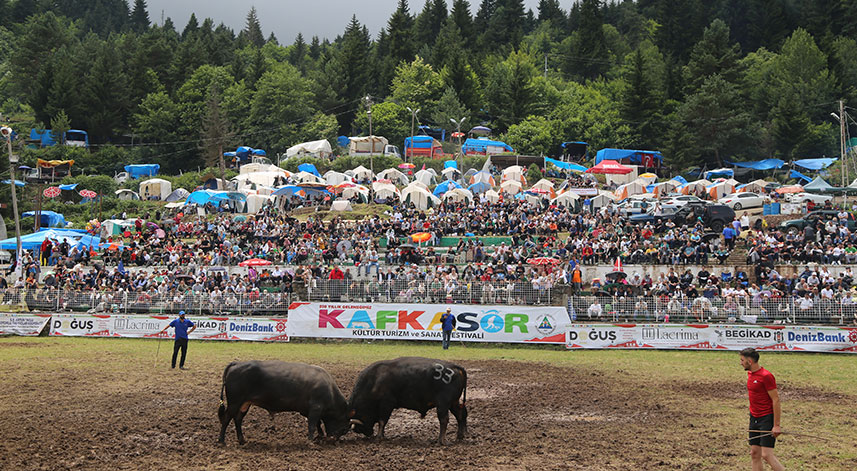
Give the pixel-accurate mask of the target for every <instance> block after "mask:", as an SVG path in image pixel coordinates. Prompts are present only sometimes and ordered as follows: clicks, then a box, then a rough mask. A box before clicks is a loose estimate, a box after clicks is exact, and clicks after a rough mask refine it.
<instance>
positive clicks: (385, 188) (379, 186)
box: [372, 182, 401, 198]
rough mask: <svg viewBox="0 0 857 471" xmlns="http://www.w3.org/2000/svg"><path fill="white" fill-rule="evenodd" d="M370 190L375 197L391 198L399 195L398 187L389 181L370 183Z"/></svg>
mask: <svg viewBox="0 0 857 471" xmlns="http://www.w3.org/2000/svg"><path fill="white" fill-rule="evenodd" d="M372 190H373V191H374V192H375V197H376V198H392V197H394V196H395V197H401V194H400V193H399V189H398V188H396V187H395V186H394V185H391V184H389V183H378V182H374V183H372Z"/></svg>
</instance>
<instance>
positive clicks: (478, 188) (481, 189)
mask: <svg viewBox="0 0 857 471" xmlns="http://www.w3.org/2000/svg"><path fill="white" fill-rule="evenodd" d="M467 189H468V190H470V192H471V193H473V194H474V195H478V194H479V193H485V192H486V191H488V190H490V189H491V185H489V184H487V183H485V182H476V183H474V184H472V185H470V186H468V187H467Z"/></svg>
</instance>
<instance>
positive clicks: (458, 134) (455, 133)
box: [451, 131, 464, 137]
mask: <svg viewBox="0 0 857 471" xmlns="http://www.w3.org/2000/svg"><path fill="white" fill-rule="evenodd" d="M451 136H452V137H464V133H463V132H458V131H456V132H454V133H452V134H451Z"/></svg>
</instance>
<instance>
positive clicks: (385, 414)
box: [378, 407, 393, 440]
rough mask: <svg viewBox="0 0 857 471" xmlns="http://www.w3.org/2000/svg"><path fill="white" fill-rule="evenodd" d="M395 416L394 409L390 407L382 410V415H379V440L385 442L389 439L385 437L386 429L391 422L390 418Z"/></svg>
mask: <svg viewBox="0 0 857 471" xmlns="http://www.w3.org/2000/svg"><path fill="white" fill-rule="evenodd" d="M391 415H393V409H392V408H390V407H385V408H384V409H381V414H380V415H378V417H379V418H378V440H384V439H385V438H387V437H386V436H385V435H384V429H385V428H386V427H387V422H389V421H390V416H391Z"/></svg>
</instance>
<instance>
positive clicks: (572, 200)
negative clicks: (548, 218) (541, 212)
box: [551, 191, 580, 206]
mask: <svg viewBox="0 0 857 471" xmlns="http://www.w3.org/2000/svg"><path fill="white" fill-rule="evenodd" d="M579 199H580V195H578V194H577V193H572V192H570V191H566V192H565V193H563V194H561V195H559V196H557V197H556V198H554V199H552V200H551V203H553V204H555V205H557V206H574V205H575V204H576V203H577V201H578V200H579Z"/></svg>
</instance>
